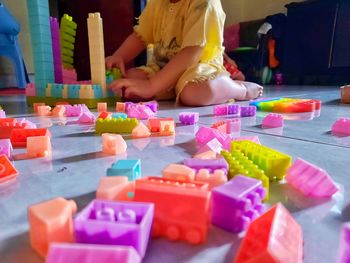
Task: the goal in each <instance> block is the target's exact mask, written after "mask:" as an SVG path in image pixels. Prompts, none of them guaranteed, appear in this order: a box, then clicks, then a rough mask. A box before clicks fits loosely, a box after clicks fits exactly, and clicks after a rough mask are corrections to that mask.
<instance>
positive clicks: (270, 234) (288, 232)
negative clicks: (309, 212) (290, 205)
mask: <svg viewBox="0 0 350 263" xmlns="http://www.w3.org/2000/svg"><path fill="white" fill-rule="evenodd" d="M281 233H283V234H281ZM243 262H249V263H260V262H271V263H278V262H283V263H301V262H303V232H302V229H301V227H300V226H299V224H298V223H297V222H296V221H295V220H294V218H293V217H292V216H291V215H290V213H289V212H288V210H287V209H286V208H284V206H283V205H282V204H280V203H279V204H277V205H275V206H274V207H272V208H271V209H270V210H269V211H267V212H266V213H265V214H263V215H261V216H260V217H259V218H257V219H255V220H254V221H253V222H252V223H251V224H250V225H249V227H248V230H247V232H246V235H245V237H244V238H243V241H242V243H241V246H240V248H239V250H238V253H237V256H236V259H235V260H234V263H243Z"/></svg>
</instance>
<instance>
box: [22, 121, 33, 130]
mask: <svg viewBox="0 0 350 263" xmlns="http://www.w3.org/2000/svg"><path fill="white" fill-rule="evenodd" d="M21 123H23V124H25V128H26V129H36V128H37V127H36V124H35V123H32V122H31V121H28V120H23V122H21Z"/></svg>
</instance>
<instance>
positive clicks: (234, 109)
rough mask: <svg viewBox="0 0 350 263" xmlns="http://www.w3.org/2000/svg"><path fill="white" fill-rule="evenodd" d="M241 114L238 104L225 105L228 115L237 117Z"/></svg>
mask: <svg viewBox="0 0 350 263" xmlns="http://www.w3.org/2000/svg"><path fill="white" fill-rule="evenodd" d="M240 112H241V106H240V105H239V104H229V105H227V114H228V115H239V114H240Z"/></svg>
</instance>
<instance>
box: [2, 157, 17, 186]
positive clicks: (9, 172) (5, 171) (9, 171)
mask: <svg viewBox="0 0 350 263" xmlns="http://www.w3.org/2000/svg"><path fill="white" fill-rule="evenodd" d="M18 174H19V173H18V171H17V170H16V168H15V167H14V166H13V164H12V163H11V162H10V160H9V159H8V158H7V156H6V155H5V154H2V155H0V184H2V183H4V182H6V181H10V180H12V179H14V178H16V177H17V175H18Z"/></svg>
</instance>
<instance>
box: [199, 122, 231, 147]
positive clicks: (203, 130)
mask: <svg viewBox="0 0 350 263" xmlns="http://www.w3.org/2000/svg"><path fill="white" fill-rule="evenodd" d="M214 138H216V139H217V140H218V141H219V142H220V143H221V144H222V146H223V148H224V149H230V143H231V137H230V136H229V135H228V134H226V133H223V132H220V131H218V130H216V129H213V128H209V127H205V126H202V127H200V128H199V129H198V131H197V133H196V142H197V143H198V144H200V145H203V144H206V143H208V142H209V141H211V140H212V139H214Z"/></svg>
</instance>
